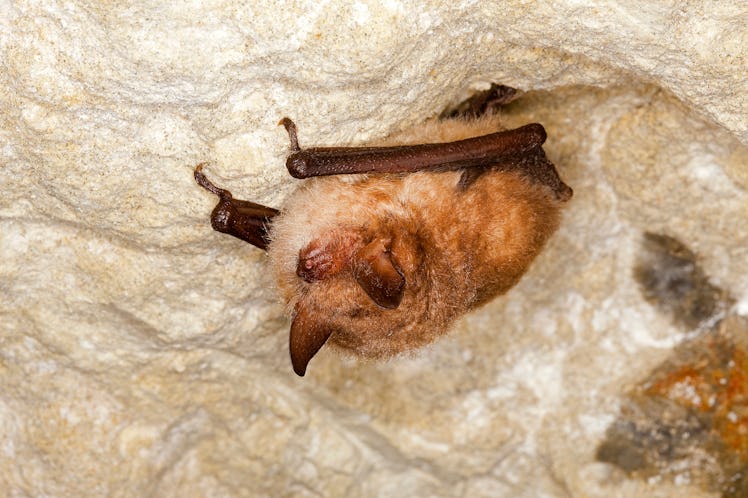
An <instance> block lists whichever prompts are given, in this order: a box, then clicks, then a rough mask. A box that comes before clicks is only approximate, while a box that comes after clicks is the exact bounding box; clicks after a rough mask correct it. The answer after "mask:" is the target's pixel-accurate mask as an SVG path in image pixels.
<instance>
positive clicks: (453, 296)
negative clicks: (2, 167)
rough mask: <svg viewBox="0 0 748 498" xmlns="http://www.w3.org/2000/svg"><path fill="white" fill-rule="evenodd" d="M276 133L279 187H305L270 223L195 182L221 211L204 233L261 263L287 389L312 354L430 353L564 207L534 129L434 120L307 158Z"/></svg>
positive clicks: (270, 212)
mask: <svg viewBox="0 0 748 498" xmlns="http://www.w3.org/2000/svg"><path fill="white" fill-rule="evenodd" d="M280 124H283V125H284V126H285V127H286V130H287V131H288V134H289V138H290V141H291V149H292V152H291V155H290V156H289V158H288V160H287V163H286V165H287V168H288V170H289V172H290V174H291V175H292V176H294V177H297V178H309V179H308V180H306V181H305V182H304V184H302V186H301V187H300V188H299V190H298V191H297V192H295V193H294V194H293V195H292V196H291V197H290V198H289V199H288V201H287V202H286V205H285V206H284V208H283V210H282V211H277V210H275V209H272V208H268V207H265V206H261V205H259V204H255V203H252V202H249V201H243V200H238V199H234V198H233V196H232V195H231V193H230V192H228V191H227V190H224V189H220V188H218V187H216V186H215V185H213V184H212V183H211V182H210V181H209V180H208V179H207V178H206V177H205V175H204V174H203V172H202V170H203V165H202V164H201V165H199V166H198V167H197V168H196V169H195V179H196V181H197V182H198V184H200V185H201V186H203V187H204V188H206V189H207V190H209V191H210V192H212V193H214V194H216V195H217V196H218V197H219V198H220V200H219V203H218V205H217V206H216V208H215V209H214V211H213V214H212V216H211V222H212V225H213V228H214V229H215V230H218V231H220V232H224V233H227V234H230V235H233V236H235V237H238V238H240V239H242V240H244V241H246V242H249V243H250V244H253V245H255V246H257V247H259V248H260V249H265V250H267V253H268V256H269V263H270V267H271V269H272V271H273V273H274V276H275V281H276V283H277V287H278V291H279V293H280V296H281V298H282V299H283V301H284V302H285V303H286V304H287V305H288V309H289V310H290V313H291V316H292V323H291V331H290V336H289V349H290V354H291V362H292V366H293V369H294V371H295V372H296V373H297V374H298V375H300V376H303V375H304V374H305V372H306V369H307V365H308V363H309V361H310V360H311V359H312V358H313V357H314V355H315V354H316V353H317V352H318V351H319V350H320V348H322V346H323V345H325V344H331V345H334V346H336V347H338V348H341V349H343V350H347V351H350V352H352V353H354V354H356V355H360V356H363V357H371V358H386V357H390V356H392V355H396V354H398V353H401V352H404V351H408V350H412V349H415V348H418V347H421V346H423V345H426V344H429V343H430V342H432V341H434V340H435V339H436V338H438V337H439V336H441V335H443V334H444V333H446V332H447V331H448V329H449V327H450V325H451V324H452V323H453V322H454V320H456V319H457V318H458V317H459V316H461V315H462V314H464V313H466V312H468V311H470V310H472V309H474V308H475V307H477V306H480V305H482V304H484V303H486V302H487V301H489V300H491V299H492V298H494V297H496V296H498V295H500V294H503V293H505V292H506V291H507V290H509V289H510V288H511V287H512V286H513V285H515V284H516V283H517V282H518V281H519V279H520V278H521V276H522V275H523V274H524V273H525V271H526V270H527V269H528V267H529V265H530V263H531V262H532V261H533V260H534V259H535V257H536V256H537V254H538V253H539V252H540V250H541V249H542V247H543V245H544V244H545V242H546V241H547V239H548V238H549V237H550V236H551V235H552V234H553V232H554V231H555V230H556V229H557V227H558V224H559V220H560V212H561V208H562V206H563V205H564V203H565V202H566V201H568V200H569V199H570V198H571V196H572V190H571V188H569V187H568V186H567V185H566V184H565V183H564V182H563V181H562V180H561V179H560V177H559V175H558V173H557V171H556V168H555V167H554V166H553V164H552V163H551V162H550V161H549V160H548V159H547V158H546V156H545V153H544V151H543V149H542V145H543V143H544V141H545V138H546V134H545V130H544V129H543V127H542V126H541V125H540V124H537V123H533V124H529V125H525V126H522V127H520V128H517V129H514V130H503V131H499V130H500V126H499V123H498V118H497V117H496V116H493V115H490V114H488V115H485V116H481V117H477V118H474V119H469V120H466V119H463V118H459V119H451V118H447V119H441V120H436V121H432V122H428V123H426V124H424V125H421V126H419V127H416V128H414V129H413V130H410V131H408V132H405V133H402V134H399V135H398V136H396V137H393V138H392V139H391V142H390V143H391V145H387V146H383V147H312V148H302V147H300V146H299V141H298V138H297V130H296V126H295V125H294V123H293V122H292V121H291V120H290V119H288V118H284V119H283V120H281V123H280ZM429 136H437V137H446V138H447V140H440V141H438V143H431V141H429V140H428V137H429Z"/></svg>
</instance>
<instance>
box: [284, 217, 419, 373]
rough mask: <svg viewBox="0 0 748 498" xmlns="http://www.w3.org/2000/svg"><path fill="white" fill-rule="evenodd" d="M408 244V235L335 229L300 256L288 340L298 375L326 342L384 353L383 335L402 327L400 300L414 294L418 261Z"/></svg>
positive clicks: (308, 247)
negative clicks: (295, 299)
mask: <svg viewBox="0 0 748 498" xmlns="http://www.w3.org/2000/svg"><path fill="white" fill-rule="evenodd" d="M410 242H411V241H409V240H408V237H407V235H406V236H405V237H403V236H402V235H398V236H393V235H392V234H390V233H386V232H382V231H375V232H372V231H371V230H366V229H364V228H358V229H345V228H338V229H335V230H333V231H332V232H330V233H327V234H325V235H324V236H322V237H319V238H317V239H314V240H312V242H310V243H309V244H307V245H306V246H304V247H303V248H302V249H301V250H300V251H299V253H298V259H297V263H296V269H295V274H296V277H297V279H298V281H297V289H300V292H299V295H298V300H297V301H296V303H295V305H294V314H293V322H292V324H291V333H290V338H289V347H290V352H291V360H292V364H293V367H294V371H295V372H296V373H297V374H299V375H304V372H305V371H306V366H307V364H308V362H309V361H310V360H311V359H312V357H313V356H314V355H315V354H316V353H317V352H318V351H319V350H320V348H321V347H322V346H323V345H324V344H325V342H327V340H328V339H329V338H330V337H333V341H334V342H335V343H336V344H338V345H339V346H343V347H344V348H349V349H353V350H354V351H356V352H358V353H363V354H367V353H368V354H369V355H373V356H378V355H380V354H382V353H383V352H382V351H381V348H382V345H381V344H380V343H381V338H382V334H381V333H382V332H384V331H388V330H390V331H392V330H394V329H396V328H398V327H400V326H402V322H403V319H402V318H403V314H404V313H403V310H400V307H401V305H402V302H403V298H404V297H405V296H406V294H413V292H414V291H415V290H417V286H416V285H413V284H415V283H416V282H417V281H418V278H417V277H416V272H415V271H414V270H415V267H416V266H417V264H416V265H414V263H415V261H414V260H415V259H419V258H418V254H417V253H416V252H414V251H413V250H412V249H413V248H412V247H411V246H412V244H411V243H410ZM408 274H409V275H410V276H411V277H412V278H411V279H410V280H411V282H409V281H408V280H409V279H408V276H407V275H408ZM409 284H411V285H409Z"/></svg>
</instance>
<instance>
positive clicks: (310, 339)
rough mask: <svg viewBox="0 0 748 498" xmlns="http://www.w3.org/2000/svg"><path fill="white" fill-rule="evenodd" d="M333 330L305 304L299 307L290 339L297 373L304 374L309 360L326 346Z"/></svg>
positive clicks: (292, 325)
mask: <svg viewBox="0 0 748 498" xmlns="http://www.w3.org/2000/svg"><path fill="white" fill-rule="evenodd" d="M332 331H333V329H332V328H331V327H329V326H327V325H326V324H325V323H322V322H320V320H319V317H314V316H313V315H312V313H310V312H309V311H307V309H306V308H305V307H304V306H300V307H299V310H298V312H297V313H296V316H295V317H294V319H293V322H292V323H291V335H290V337H289V340H288V346H289V350H290V352H291V364H292V365H293V371H294V372H296V375H298V376H299V377H303V376H304V374H305V373H306V366H307V365H308V364H309V360H311V359H312V358H313V357H314V355H315V354H317V351H319V350H320V348H322V346H324V344H325V342H327V339H328V338H329V337H330V335H332Z"/></svg>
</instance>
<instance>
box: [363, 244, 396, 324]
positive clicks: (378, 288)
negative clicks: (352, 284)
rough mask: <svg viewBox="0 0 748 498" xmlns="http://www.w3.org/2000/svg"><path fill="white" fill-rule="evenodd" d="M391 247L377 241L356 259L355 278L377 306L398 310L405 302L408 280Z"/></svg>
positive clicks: (364, 249) (366, 247)
mask: <svg viewBox="0 0 748 498" xmlns="http://www.w3.org/2000/svg"><path fill="white" fill-rule="evenodd" d="M389 243H390V241H389V240H387V239H375V240H374V241H372V242H370V243H369V244H367V245H366V246H364V247H363V248H361V249H359V250H358V251H357V252H356V254H355V256H354V258H353V275H354V277H355V278H356V282H358V285H360V286H361V288H362V289H364V291H365V292H366V293H367V294H368V295H369V297H370V298H371V299H372V300H373V301H374V302H375V303H377V304H378V305H379V306H381V307H382V308H388V309H394V308H397V307H398V306H399V305H400V301H401V300H402V298H403V291H404V290H405V277H404V276H403V273H402V271H400V269H399V268H398V267H397V264H396V263H395V261H394V260H393V259H392V253H391V252H390V250H389V247H388V246H389Z"/></svg>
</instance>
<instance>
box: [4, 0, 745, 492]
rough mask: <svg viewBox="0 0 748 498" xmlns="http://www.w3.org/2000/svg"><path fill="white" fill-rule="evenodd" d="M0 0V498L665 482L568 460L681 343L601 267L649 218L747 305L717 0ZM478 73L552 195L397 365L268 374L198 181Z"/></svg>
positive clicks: (738, 20) (270, 162)
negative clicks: (481, 289)
mask: <svg viewBox="0 0 748 498" xmlns="http://www.w3.org/2000/svg"><path fill="white" fill-rule="evenodd" d="M622 3H623V2H603V1H600V2H595V3H594V4H593V5H583V4H581V3H579V2H572V1H566V2H554V3H553V6H551V4H550V3H548V4H547V6H539V5H537V4H536V3H528V2H518V1H516V2H515V1H510V2H469V1H460V0H457V1H452V2H447V3H441V2H436V1H431V2H429V1H425V2H420V3H417V4H416V3H405V2H402V3H401V2H397V1H388V2H383V3H381V4H380V3H374V2H363V1H360V2H344V1H334V0H333V1H330V2H317V1H309V2H295V3H288V4H283V5H279V4H278V3H277V2H257V1H253V2H220V1H216V2H186V3H164V2H134V3H133V4H132V5H129V4H127V3H112V2H106V3H101V2H90V3H83V2H77V3H74V2H58V1H54V0H52V1H48V2H42V3H36V2H11V3H9V2H3V3H0V14H1V15H0V60H2V65H0V185H2V187H3V195H2V200H0V375H1V376H0V381H1V382H2V384H1V387H2V389H0V434H2V440H1V441H0V489H2V490H4V492H5V494H7V495H9V496H41V495H46V496H122V497H125V496H274V497H275V496H347V497H368V496H444V497H453V496H470V497H481V496H486V497H489V496H491V497H495V496H528V497H529V496H533V497H534V496H539V495H541V494H544V495H545V496H606V497H608V496H686V495H688V496H697V495H698V494H699V493H702V494H703V493H705V492H704V491H702V490H701V488H699V487H698V486H695V485H693V484H690V483H689V482H687V480H686V479H680V480H679V479H674V480H668V479H661V480H657V479H650V480H649V481H647V482H645V481H640V480H636V479H629V478H627V477H625V476H624V475H623V474H621V473H620V472H619V471H617V470H616V469H615V468H613V467H612V466H609V465H607V464H603V463H597V462H596V461H595V448H596V446H597V444H598V443H599V441H600V440H601V438H602V437H603V436H604V434H605V430H606V428H607V427H608V426H609V424H610V423H611V422H612V421H613V420H614V418H615V416H616V414H617V412H618V407H619V405H620V402H621V401H620V400H621V393H622V392H623V391H624V390H625V388H626V386H630V385H632V384H634V383H636V382H638V381H640V380H641V379H642V378H643V377H644V376H645V374H646V373H647V372H648V371H650V370H651V369H652V368H654V367H655V366H656V365H657V364H658V363H659V362H661V361H662V360H663V359H664V358H665V357H667V355H668V354H669V352H670V351H671V350H672V348H673V347H674V346H675V345H676V344H677V343H678V342H680V341H681V340H682V339H683V338H684V335H687V333H686V332H683V331H682V330H681V329H678V328H676V327H674V326H673V325H672V324H671V322H670V321H669V320H668V319H667V318H665V317H663V316H661V315H660V314H658V313H657V312H656V311H655V310H653V309H652V307H651V306H650V305H649V304H648V303H647V302H646V301H645V300H644V299H643V298H642V296H641V294H640V293H639V292H638V290H637V288H636V284H635V282H634V279H633V276H632V266H633V264H634V259H635V253H636V249H637V247H638V246H639V243H640V239H641V234H642V233H643V232H644V231H645V230H646V231H651V232H655V233H665V234H669V235H672V236H674V237H677V238H678V239H679V240H681V241H684V242H686V243H687V245H688V246H689V247H690V248H691V249H692V250H693V251H695V252H696V253H698V254H699V256H700V262H701V264H702V266H703V267H704V269H705V271H706V273H707V274H709V275H710V276H711V278H712V280H713V281H714V282H715V284H716V285H718V286H719V287H720V288H723V289H726V290H727V291H728V292H729V293H730V294H731V295H732V296H735V298H736V300H737V304H736V305H735V310H734V311H735V312H736V313H739V314H740V313H742V314H744V315H745V314H748V278H747V277H746V276H747V275H748V223H746V219H748V195H747V194H746V190H747V189H748V151H747V149H746V144H748V78H746V67H748V34H747V31H746V29H747V28H746V26H748V5H747V4H746V3H745V2H720V1H717V0H714V1H697V0H692V1H686V2H677V3H672V2H663V1H661V2H644V1H641V2H640V1H633V2H625V4H626V6H621V5H620V4H622ZM491 81H497V82H501V83H504V84H507V85H510V86H515V87H517V88H521V89H524V90H540V91H536V92H533V93H530V94H528V95H526V96H525V98H524V99H522V100H520V101H518V102H517V103H516V104H513V105H512V107H511V109H510V110H508V111H507V116H506V120H507V125H509V126H513V125H517V124H522V123H525V122H527V121H530V120H533V121H540V122H542V123H544V124H545V125H546V128H547V130H548V134H549V137H550V138H549V141H548V143H547V146H546V150H547V152H548V155H549V157H551V158H552V159H553V160H554V162H555V163H556V164H557V165H558V167H559V170H560V171H561V172H562V175H563V176H564V179H565V180H566V181H567V182H568V183H569V184H570V185H572V186H573V187H574V189H575V198H574V201H573V203H572V205H571V206H570V208H569V209H568V210H567V212H566V215H565V222H564V224H563V225H562V228H561V230H560V231H559V233H558V234H557V235H556V237H555V238H554V239H553V241H552V242H551V244H550V246H549V247H548V249H547V250H546V251H545V253H543V254H542V255H541V257H540V258H539V260H538V261H537V263H536V264H535V265H534V267H533V268H532V269H531V271H530V273H529V274H528V275H527V276H526V277H525V279H524V280H523V281H522V282H521V283H520V285H519V286H518V287H516V288H515V289H514V290H513V291H512V292H511V293H510V294H509V295H507V296H506V297H504V298H501V299H499V300H497V301H495V302H493V303H491V304H490V305H488V306H486V307H485V308H483V309H482V310H480V311H479V312H476V313H474V314H472V315H470V316H468V317H466V318H465V319H464V320H462V321H461V322H460V324H459V326H458V327H457V328H456V330H455V332H454V333H453V334H452V335H451V336H450V337H449V338H447V339H445V340H442V341H440V342H439V343H437V344H435V345H434V346H432V347H430V348H428V349H427V350H424V351H422V352H419V353H418V354H416V355H413V356H412V357H406V358H399V359H396V360H393V361H390V362H388V363H384V364H377V363H359V362H357V361H355V360H351V359H346V358H341V357H339V356H337V355H335V354H334V353H333V352H330V351H323V352H322V353H321V354H320V355H319V357H318V358H316V359H315V369H314V373H313V375H309V376H307V378H304V379H303V380H301V379H299V378H297V377H296V376H295V375H294V374H293V373H292V371H291V369H290V366H289V361H288V357H287V351H286V342H287V327H288V324H287V322H286V321H285V319H284V318H283V310H282V309H281V307H280V306H279V305H278V304H277V302H276V299H275V296H274V293H273V291H272V282H270V281H269V279H268V277H267V275H266V270H265V264H264V260H263V259H264V256H263V254H262V253H261V252H260V251H258V250H255V249H253V248H251V247H250V246H248V245H243V244H241V243H240V242H238V241H236V240H232V239H230V238H228V237H221V236H220V235H219V234H216V233H214V232H212V231H211V230H210V227H209V226H208V224H207V220H208V215H209V212H210V209H211V208H212V203H213V199H212V198H211V196H209V195H208V194H207V193H205V192H204V191H203V190H201V189H200V188H199V187H197V186H196V185H195V183H194V181H193V180H192V168H193V167H194V165H195V164H196V163H198V162H200V161H205V160H207V161H210V162H211V163H212V165H211V167H210V171H211V173H212V174H213V175H214V176H213V177H214V178H215V179H216V181H217V182H219V183H221V184H223V185H226V186H227V187H229V188H231V189H232V190H233V191H234V192H235V193H236V194H241V196H242V197H246V198H252V199H255V200H257V201H258V202H262V203H265V204H269V205H280V204H281V203H282V200H283V198H285V197H286V196H287V195H288V194H289V193H290V192H292V190H293V186H294V181H292V180H290V179H289V178H288V177H287V176H286V174H285V171H284V168H283V165H282V158H283V156H284V154H285V152H286V150H287V139H286V136H285V132H284V131H283V129H282V128H279V127H277V126H276V123H277V122H278V120H279V119H280V118H281V117H283V116H284V115H288V116H290V117H292V118H294V119H295V120H296V122H297V124H298V125H299V129H300V139H301V140H302V144H322V143H325V144H342V143H355V142H360V141H363V140H367V139H374V138H379V137H381V136H383V135H385V134H386V133H387V132H389V131H392V130H395V129H397V128H399V127H403V126H407V125H412V124H414V123H417V122H419V121H420V120H423V119H425V118H427V117H430V116H432V115H434V114H435V113H438V112H439V111H440V110H442V109H443V108H444V107H445V106H446V105H447V104H449V103H453V102H456V101H458V100H459V99H460V98H462V97H464V96H465V95H467V93H468V92H469V91H470V90H471V89H474V88H481V87H485V85H487V83H488V82H491Z"/></svg>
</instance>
